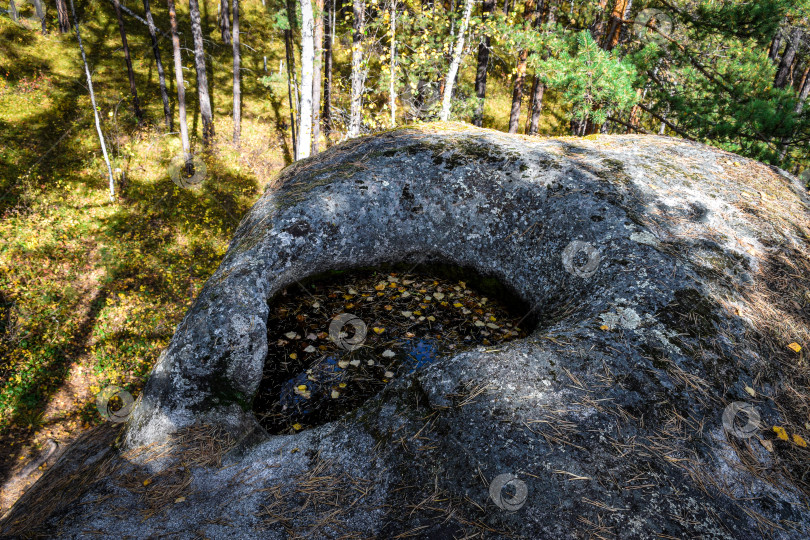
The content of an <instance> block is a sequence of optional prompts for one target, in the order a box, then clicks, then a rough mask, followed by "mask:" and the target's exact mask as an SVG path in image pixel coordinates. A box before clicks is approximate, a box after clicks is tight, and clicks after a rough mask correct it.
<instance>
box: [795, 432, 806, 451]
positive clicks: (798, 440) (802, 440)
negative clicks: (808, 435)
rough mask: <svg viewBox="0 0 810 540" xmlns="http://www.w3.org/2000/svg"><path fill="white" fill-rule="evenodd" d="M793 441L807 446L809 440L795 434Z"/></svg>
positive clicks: (803, 446)
mask: <svg viewBox="0 0 810 540" xmlns="http://www.w3.org/2000/svg"><path fill="white" fill-rule="evenodd" d="M793 442H794V443H795V444H797V445H798V446H801V447H802V448H807V442H805V440H804V439H802V438H801V437H800V436H798V435H796V434H794V435H793Z"/></svg>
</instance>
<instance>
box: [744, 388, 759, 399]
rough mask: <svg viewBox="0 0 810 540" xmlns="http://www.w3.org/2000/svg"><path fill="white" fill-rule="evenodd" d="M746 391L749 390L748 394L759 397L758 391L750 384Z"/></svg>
mask: <svg viewBox="0 0 810 540" xmlns="http://www.w3.org/2000/svg"><path fill="white" fill-rule="evenodd" d="M745 391H746V392H748V395H750V396H751V397H757V392H756V390H754V389H753V388H751V387H750V386H746V387H745Z"/></svg>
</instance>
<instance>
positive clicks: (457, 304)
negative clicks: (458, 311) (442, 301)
mask: <svg viewBox="0 0 810 540" xmlns="http://www.w3.org/2000/svg"><path fill="white" fill-rule="evenodd" d="M463 305H464V304H462V303H461V302H456V303H455V304H453V307H462V306H463Z"/></svg>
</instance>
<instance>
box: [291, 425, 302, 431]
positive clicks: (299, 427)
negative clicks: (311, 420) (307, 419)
mask: <svg viewBox="0 0 810 540" xmlns="http://www.w3.org/2000/svg"><path fill="white" fill-rule="evenodd" d="M302 427H304V426H302V425H301V424H293V429H294V430H295V431H299V430H300V429H301V428H302Z"/></svg>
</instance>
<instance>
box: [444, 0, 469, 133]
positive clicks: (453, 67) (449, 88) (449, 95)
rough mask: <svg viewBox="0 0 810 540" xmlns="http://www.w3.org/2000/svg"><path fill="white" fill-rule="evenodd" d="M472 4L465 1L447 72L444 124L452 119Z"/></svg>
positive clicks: (467, 0)
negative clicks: (454, 96)
mask: <svg viewBox="0 0 810 540" xmlns="http://www.w3.org/2000/svg"><path fill="white" fill-rule="evenodd" d="M472 4H473V3H472V0H464V19H463V20H462V21H461V28H460V29H459V31H458V40H457V41H456V48H455V50H454V51H453V60H452V61H451V62H450V70H449V71H448V72H447V83H446V84H445V85H444V98H443V99H442V112H441V115H440V118H441V120H442V122H447V120H448V119H449V118H450V104H451V102H452V99H453V83H454V82H455V80H456V74H457V73H458V67H459V65H461V55H462V53H463V52H464V35H465V34H466V33H467V26H468V25H469V24H470V14H471V13H472Z"/></svg>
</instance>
